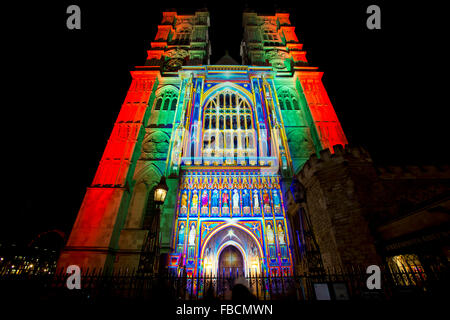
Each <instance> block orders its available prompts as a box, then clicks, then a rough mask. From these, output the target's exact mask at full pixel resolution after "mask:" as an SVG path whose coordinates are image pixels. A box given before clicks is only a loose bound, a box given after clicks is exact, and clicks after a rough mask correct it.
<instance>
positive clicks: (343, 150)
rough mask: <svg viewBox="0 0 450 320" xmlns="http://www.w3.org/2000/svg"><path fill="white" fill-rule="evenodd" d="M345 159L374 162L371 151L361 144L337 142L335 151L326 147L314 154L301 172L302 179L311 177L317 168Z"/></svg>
mask: <svg viewBox="0 0 450 320" xmlns="http://www.w3.org/2000/svg"><path fill="white" fill-rule="evenodd" d="M345 161H359V162H367V163H372V157H371V156H370V154H369V152H368V151H367V150H366V149H364V148H363V147H361V146H353V145H348V144H347V145H345V146H342V145H340V144H336V145H334V146H333V151H331V150H330V149H324V150H321V151H320V152H319V156H317V154H312V155H311V157H310V158H309V159H308V161H306V163H305V164H304V166H303V168H302V170H301V171H300V173H299V177H300V180H303V179H304V178H307V177H310V176H311V175H312V174H313V173H314V172H315V171H316V170H318V169H322V168H323V167H324V166H329V165H330V164H332V163H335V164H339V163H343V162H345Z"/></svg>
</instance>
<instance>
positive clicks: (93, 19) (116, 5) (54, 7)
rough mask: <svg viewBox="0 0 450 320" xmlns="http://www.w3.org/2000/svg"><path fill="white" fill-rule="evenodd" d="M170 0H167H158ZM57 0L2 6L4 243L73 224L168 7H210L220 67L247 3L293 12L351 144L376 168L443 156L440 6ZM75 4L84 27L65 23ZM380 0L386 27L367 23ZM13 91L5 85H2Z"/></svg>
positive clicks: (233, 50)
mask: <svg viewBox="0 0 450 320" xmlns="http://www.w3.org/2000/svg"><path fill="white" fill-rule="evenodd" d="M161 3H163V2H161ZM261 3H262V1H244V0H242V1H226V2H225V1H223V2H221V1H197V2H196V1H189V2H187V1H183V2H179V3H177V2H176V1H170V2H167V3H163V4H164V7H163V6H161V5H159V4H155V3H154V2H153V1H146V2H144V1H142V2H135V1H126V2H125V1H119V2H111V1H108V2H106V1H104V2H102V1H96V4H95V5H94V4H93V3H88V2H87V1H77V0H74V1H59V2H55V3H54V4H49V3H36V2H30V3H27V2H22V3H19V4H18V6H17V7H16V8H13V9H11V10H7V11H4V15H5V19H6V21H7V28H6V29H3V30H2V32H3V33H4V37H3V53H4V54H5V55H6V57H5V58H4V59H3V63H4V66H3V71H4V72H3V76H4V77H5V78H6V79H7V82H8V85H7V86H6V87H4V94H3V95H4V97H6V99H3V120H4V126H2V133H3V141H4V145H5V147H4V153H3V161H4V166H3V168H4V173H5V175H4V177H5V181H4V183H5V186H6V188H5V189H6V191H4V192H3V196H4V199H3V203H5V204H8V205H6V206H4V210H3V214H2V215H3V217H2V220H1V221H2V222H1V223H0V225H1V227H0V240H2V239H7V238H10V239H16V240H17V241H19V242H20V241H23V242H27V241H30V240H31V239H32V238H33V237H34V236H35V235H36V234H37V233H39V232H40V231H45V230H48V229H52V228H58V229H63V230H64V231H69V230H70V228H71V226H72V224H73V222H74V219H75V217H76V214H77V212H78V209H79V207H80V205H81V202H82V199H83V196H84V192H85V190H86V187H87V186H88V185H89V184H90V183H91V181H92V179H93V177H94V174H95V170H96V168H97V165H98V163H99V160H100V158H101V155H102V153H103V150H104V148H105V146H106V142H107V140H108V137H109V135H110V133H111V130H112V128H113V124H114V121H115V119H116V117H117V115H118V112H119V110H120V107H121V104H122V102H123V100H124V98H125V95H126V92H127V90H128V86H129V84H130V82H131V77H130V73H129V71H130V70H132V68H133V67H134V66H136V65H142V64H144V62H145V58H146V51H147V50H148V49H149V48H150V41H152V40H153V38H154V36H155V34H156V30H157V24H158V23H159V22H160V20H161V11H162V10H163V9H164V8H167V7H170V8H178V11H179V12H181V13H183V12H185V13H192V12H194V11H195V9H197V8H202V7H205V6H206V7H208V9H209V10H210V14H211V18H210V19H211V27H210V38H211V42H212V57H211V61H212V63H214V62H215V61H217V60H218V59H219V58H220V57H221V56H222V55H223V54H224V52H225V50H228V51H229V52H230V54H231V55H232V56H233V57H234V58H235V59H236V60H237V61H240V57H239V44H240V41H241V38H242V32H243V31H242V26H241V24H242V21H241V16H242V10H243V9H244V7H245V6H246V4H247V6H248V7H250V8H253V9H255V10H257V11H258V12H262V13H273V12H274V10H275V7H277V8H281V9H287V10H288V11H290V13H291V22H292V23H293V24H294V25H295V26H296V33H297V35H298V37H299V40H300V41H301V42H302V43H303V44H304V49H305V50H306V51H307V58H308V60H309V62H310V63H311V64H312V65H314V66H318V67H319V68H320V70H321V71H324V72H325V74H324V78H323V80H324V83H325V87H326V89H327V91H328V94H329V96H330V99H331V101H332V103H333V105H334V107H335V110H336V112H337V114H338V117H339V119H340V121H341V123H342V126H343V129H344V132H345V133H346V135H347V137H348V139H349V141H350V143H353V144H362V145H364V146H365V147H366V148H367V149H368V150H369V151H370V152H371V154H372V156H373V158H374V159H375V161H376V162H378V163H381V164H421V163H422V164H430V163H443V162H447V163H448V162H449V161H448V157H447V152H446V151H447V150H446V149H447V148H448V142H447V138H448V136H449V135H448V129H447V118H446V114H447V113H446V109H447V108H448V103H447V100H446V99H444V97H445V93H446V92H447V91H448V89H447V88H446V86H447V83H448V80H447V75H446V72H445V70H446V69H447V59H444V58H445V57H444V56H445V53H446V51H445V50H444V47H445V41H447V40H446V39H447V37H448V36H447V35H448V33H447V29H446V26H445V21H446V20H445V19H444V18H445V17H444V13H445V12H444V11H443V8H440V7H439V6H438V5H435V4H433V2H429V1H428V2H427V3H426V4H422V5H414V4H411V3H410V2H406V1H405V2H402V1H400V2H398V1H396V4H393V3H392V2H390V3H387V2H385V1H370V2H369V1H359V2H357V1H354V2H353V3H352V2H349V1H345V2H343V1H339V2H336V1H329V2H326V1H296V2H295V5H294V2H292V1H291V2H290V3H289V2H285V3H284V2H283V1H277V2H276V4H270V5H264V6H262V5H261ZM71 4H78V5H79V6H80V7H81V12H82V13H81V20H82V29H81V30H80V31H74V30H68V29H67V28H66V18H67V14H66V13H65V12H66V8H67V6H69V5H71ZM370 4H377V5H379V6H380V7H381V12H382V29H381V30H368V29H367V28H366V24H365V23H366V18H367V14H366V8H367V6H368V5H370ZM5 89H6V90H5Z"/></svg>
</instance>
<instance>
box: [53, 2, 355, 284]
mask: <svg viewBox="0 0 450 320" xmlns="http://www.w3.org/2000/svg"><path fill="white" fill-rule="evenodd" d="M162 16H163V17H162V21H161V23H160V25H158V32H157V34H156V37H155V40H154V41H153V42H151V44H150V49H149V50H148V57H147V61H146V62H145V64H144V65H143V66H137V67H135V69H134V70H133V71H131V75H132V83H131V86H130V88H129V90H128V93H127V96H126V98H125V101H124V103H123V105H122V108H121V111H120V113H119V115H118V117H117V121H116V123H115V125H114V129H113V131H112V133H111V136H110V138H109V140H108V143H107V146H106V149H105V151H104V153H103V156H102V159H101V161H100V164H99V166H98V169H97V172H96V175H95V177H94V180H93V181H92V184H91V185H90V186H89V187H88V188H87V191H86V195H85V197H84V200H83V203H82V205H81V208H80V211H79V213H78V216H77V219H76V221H75V224H74V226H73V229H72V232H71V234H70V238H69V240H68V242H67V244H66V246H65V248H64V250H63V251H62V253H61V256H60V259H59V262H58V267H64V266H68V265H73V264H75V265H79V266H80V267H81V268H82V270H86V269H87V268H89V269H90V270H92V269H93V268H96V269H97V270H99V269H102V270H105V272H110V271H113V270H118V269H122V270H124V269H128V270H130V271H131V270H136V271H139V270H140V271H142V272H146V273H152V272H156V271H157V270H156V268H155V267H152V268H151V270H148V268H146V267H145V261H146V258H145V257H147V258H148V256H149V254H150V255H155V254H157V255H158V256H160V257H161V260H160V261H161V265H162V268H166V270H167V269H168V271H169V272H172V273H174V274H180V273H181V272H183V273H186V274H188V275H192V276H204V275H208V276H209V275H220V274H222V273H223V272H233V273H238V274H244V275H251V274H259V275H269V274H270V275H271V276H276V275H291V274H292V273H293V268H294V265H295V261H296V259H297V258H298V257H296V256H295V253H294V252H293V250H292V248H293V241H296V240H294V238H297V236H296V235H295V232H294V229H293V228H292V226H291V222H290V219H289V218H288V217H287V215H286V212H288V209H289V208H288V201H287V200H286V199H287V198H286V197H287V194H288V193H289V192H290V190H289V186H290V185H291V182H292V178H293V177H294V176H295V175H296V174H297V173H298V172H299V171H300V170H301V169H302V166H303V164H304V163H305V162H306V161H307V160H308V159H309V158H310V156H311V155H312V154H319V153H320V151H321V150H323V149H330V150H331V151H333V150H332V149H333V146H334V145H345V144H347V140H346V137H345V135H344V133H343V131H342V128H341V125H340V123H339V121H338V118H337V116H336V113H335V111H334V109H333V106H332V105H331V103H330V100H329V98H328V95H327V93H326V91H325V88H324V86H323V84H322V81H321V77H322V72H320V71H319V70H318V68H317V67H314V66H310V65H309V63H308V61H307V59H306V52H305V51H303V48H302V47H303V45H302V44H301V43H300V42H299V40H298V38H297V35H296V33H295V27H294V26H292V25H291V23H290V20H289V14H288V13H276V14H275V15H258V14H257V13H254V12H245V13H244V14H243V30H244V33H243V39H242V43H241V48H240V49H241V50H240V52H241V58H242V64H239V63H237V62H236V61H235V60H234V59H233V58H232V57H230V56H229V55H225V56H224V57H222V58H221V59H220V60H219V61H218V62H217V63H216V64H210V53H211V49H210V48H211V44H210V41H209V37H208V28H209V25H210V20H209V13H208V12H207V11H198V12H196V13H195V14H193V15H180V14H178V13H177V12H163V14H162ZM162 177H165V179H166V180H165V181H166V183H167V186H168V189H169V191H168V193H167V197H166V199H165V201H164V204H162V205H161V206H160V207H159V206H156V205H155V201H154V198H153V197H154V189H155V186H156V185H157V184H158V183H159V182H160V181H161V178H162ZM156 216H157V218H156ZM148 219H150V220H151V221H154V223H153V227H151V226H150V227H149V224H148V223H146V221H149V220H148ZM155 221H156V222H155ZM155 223H156V224H157V225H156V228H155V226H154V224H155ZM150 225H152V224H150ZM155 230H156V231H155ZM155 232H156V234H155ZM150 240H151V241H153V242H154V243H156V244H157V248H156V250H155V249H154V248H153V249H149V248H150V247H151V246H150V247H149V241H150ZM153 247H154V246H153ZM149 250H150V251H149ZM160 270H161V268H160Z"/></svg>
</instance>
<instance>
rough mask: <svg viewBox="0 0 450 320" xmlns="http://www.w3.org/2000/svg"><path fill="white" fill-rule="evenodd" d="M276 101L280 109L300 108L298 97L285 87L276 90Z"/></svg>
mask: <svg viewBox="0 0 450 320" xmlns="http://www.w3.org/2000/svg"><path fill="white" fill-rule="evenodd" d="M277 95H278V102H279V104H280V109H281V110H300V106H299V103H298V98H297V97H296V95H295V94H294V93H293V92H292V91H291V90H289V89H287V88H282V89H279V90H278V91H277Z"/></svg>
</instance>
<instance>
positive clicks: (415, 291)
mask: <svg viewBox="0 0 450 320" xmlns="http://www.w3.org/2000/svg"><path fill="white" fill-rule="evenodd" d="M62 271H63V270H61V271H60V272H58V273H55V274H31V273H26V272H23V273H19V274H8V273H5V272H3V273H2V272H1V271H0V290H1V293H2V295H4V296H8V297H9V298H12V297H20V298H26V297H27V296H29V298H33V299H40V300H50V299H57V300H58V299H66V298H72V299H73V298H75V299H79V300H84V301H99V300H107V301H114V300H115V299H116V300H132V301H133V300H158V299H169V300H173V301H176V300H228V299H232V300H235V299H241V300H242V299H244V300H255V301H256V300H286V299H288V300H304V301H311V300H361V299H362V300H368V299H369V300H372V299H376V300H390V299H398V298H402V297H403V298H411V297H423V298H426V297H431V298H433V297H442V295H445V294H446V292H447V288H448V285H449V273H448V270H439V271H436V272H429V273H427V274H425V273H424V272H406V271H401V272H392V271H390V270H389V269H386V268H381V289H369V288H368V285H367V280H368V278H369V276H370V274H367V273H366V269H364V268H361V267H351V268H348V269H345V270H343V269H340V270H327V271H326V272H323V273H317V274H301V275H296V276H291V277H270V276H266V277H263V276H252V275H249V276H248V277H242V276H241V277H236V276H233V275H228V276H219V277H213V276H204V277H188V276H171V275H167V274H166V275H141V274H139V273H136V272H134V271H131V272H130V271H122V270H119V271H117V272H115V273H112V274H108V275H105V272H103V270H91V271H90V270H86V272H84V273H83V274H82V275H81V289H79V290H77V289H73V290H69V289H68V288H67V286H66V282H67V277H68V275H67V274H65V273H64V272H62Z"/></svg>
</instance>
